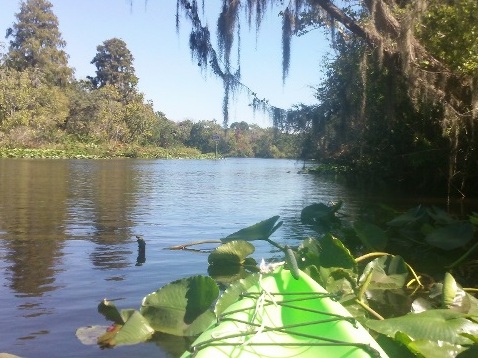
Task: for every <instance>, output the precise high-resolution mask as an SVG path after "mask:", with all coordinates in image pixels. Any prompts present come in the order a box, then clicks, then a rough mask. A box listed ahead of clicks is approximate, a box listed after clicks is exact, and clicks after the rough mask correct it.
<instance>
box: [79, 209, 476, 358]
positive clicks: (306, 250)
mask: <svg viewBox="0 0 478 358" xmlns="http://www.w3.org/2000/svg"><path fill="white" fill-rule="evenodd" d="M341 207H342V203H341V202H339V203H336V204H334V205H326V204H323V203H317V204H312V205H310V206H307V207H305V208H304V209H303V210H302V212H301V221H302V223H303V224H304V225H307V226H309V227H312V228H313V229H314V230H315V231H316V232H317V236H316V237H309V238H306V239H305V240H304V241H303V242H301V243H300V244H299V245H298V246H297V247H291V246H288V245H282V244H279V243H277V242H275V241H273V240H272V239H271V238H270V237H271V235H272V234H273V233H274V232H275V231H276V230H277V229H279V228H280V227H281V225H282V222H281V221H279V217H278V216H274V217H271V218H269V219H267V220H264V221H261V222H259V223H257V224H255V225H252V226H250V227H247V228H244V229H241V230H239V231H237V232H235V233H233V234H231V235H229V236H227V237H225V238H223V239H221V240H220V241H218V242H220V243H221V245H220V246H218V247H217V248H216V249H215V250H213V251H212V252H211V253H210V254H209V257H208V262H209V269H208V272H209V276H193V277H189V278H185V279H181V280H177V281H175V282H172V283H170V284H168V285H166V286H164V287H162V288H160V289H159V290H158V291H156V292H154V293H152V294H149V295H147V296H146V297H145V298H143V300H142V304H141V307H140V309H139V311H136V310H122V311H119V310H118V309H117V308H116V307H115V306H114V305H113V304H112V303H111V302H108V301H106V300H104V301H102V302H101V303H100V304H99V306H98V309H99V312H100V313H102V314H103V315H105V317H106V318H107V319H108V320H110V321H113V322H114V323H113V326H112V327H111V328H109V329H108V331H107V332H106V333H104V329H103V331H101V330H99V331H96V334H97V335H98V336H99V338H98V341H97V342H98V344H100V345H107V346H112V345H121V344H133V343H139V342H143V341H145V340H148V339H150V338H151V336H152V334H153V333H154V332H155V331H160V332H164V333H169V334H173V335H178V336H190V335H192V336H194V335H197V334H199V333H200V332H202V331H203V330H205V329H206V328H207V327H209V326H210V325H211V324H212V323H213V322H215V320H216V316H217V314H218V312H219V313H220V312H223V311H224V309H226V308H227V307H228V305H230V304H232V303H233V302H234V301H235V300H237V298H238V297H239V296H238V292H239V293H240V292H242V291H243V290H245V289H247V282H248V280H249V281H250V280H257V279H258V278H257V276H256V275H254V274H252V273H253V272H256V271H257V270H258V267H257V263H256V262H255V260H254V259H252V258H250V257H249V256H250V255H251V254H253V252H254V246H253V245H252V243H251V242H252V241H257V240H259V241H265V242H268V243H269V244H271V245H272V246H274V247H275V248H277V249H279V250H280V251H281V252H283V254H284V258H285V267H286V268H287V269H288V270H290V273H291V275H292V276H294V278H296V279H297V278H299V276H300V275H299V270H302V271H303V272H305V273H307V274H308V275H309V276H310V277H312V278H313V279H314V280H315V281H317V282H318V283H319V284H320V285H321V286H322V287H324V288H325V289H326V290H327V291H328V292H329V293H330V294H334V295H335V296H336V297H337V299H338V300H339V301H340V302H341V303H342V305H343V306H344V307H346V308H347V309H348V311H349V312H350V313H351V314H352V315H353V316H354V317H355V318H356V319H357V320H359V321H360V322H361V323H362V324H363V325H364V326H365V327H367V328H368V329H370V330H371V331H373V332H375V334H377V342H378V343H379V344H380V345H381V346H382V348H383V349H384V350H385V351H386V352H387V353H388V354H389V355H390V356H398V355H399V356H400V357H412V356H418V357H471V356H473V354H476V352H477V349H478V299H476V298H475V297H474V296H473V295H472V293H476V292H478V289H477V288H476V285H477V282H476V281H473V277H474V276H473V274H472V275H471V280H467V279H466V277H462V276H461V274H460V272H462V271H463V270H465V269H468V270H474V273H475V274H476V270H478V265H477V262H478V261H477V255H476V251H477V248H478V214H476V213H474V214H472V215H470V216H469V217H468V218H467V219H462V220H460V219H456V218H453V217H452V216H450V215H449V214H447V213H446V212H444V211H442V210H440V209H438V208H435V207H430V208H426V207H421V206H420V207H417V208H413V209H411V210H409V211H407V212H405V213H399V214H397V213H396V212H393V214H392V211H391V209H389V208H384V209H383V211H384V212H385V215H384V216H383V219H380V220H378V219H375V220H371V217H372V216H364V217H363V218H360V219H359V220H356V221H354V222H353V223H351V222H349V221H348V220H346V219H344V216H343V215H341V214H340V209H341ZM339 238H340V239H339ZM200 243H201V242H198V243H194V244H200ZM190 245H193V244H190ZM190 245H182V246H180V247H174V248H185V247H186V246H190ZM412 248H414V249H412ZM384 250H386V252H385V251H384ZM413 251H416V252H417V253H418V255H415V252H413ZM352 252H354V253H361V255H360V256H358V257H354V255H353V254H352ZM399 252H400V253H401V254H398V253H399ZM424 256H428V258H429V259H431V260H432V261H434V262H435V264H436V267H435V269H434V271H433V272H426V271H421V269H420V270H417V268H420V267H422V265H421V261H422V260H423V259H424ZM445 257H446V258H447V259H446V260H445V259H444V258H445ZM279 265H282V264H280V263H279ZM412 265H413V267H412ZM225 269H227V270H226V272H225ZM434 277H435V278H438V279H435V278H434ZM455 277H457V278H455ZM458 277H459V278H458ZM240 279H241V280H240ZM458 282H462V283H473V284H474V285H475V286H474V287H471V288H463V287H462V286H461V285H460V284H459V283H458ZM217 283H219V284H220V285H221V286H223V285H226V286H228V285H229V284H231V283H232V284H231V286H229V288H228V289H227V290H226V291H225V292H224V294H223V295H222V296H221V297H220V298H219V299H217V298H218V294H219V287H218V285H217ZM211 306H214V307H215V309H214V310H211V309H210V307H211ZM95 329H97V328H95ZM88 330H89V329H87V328H80V329H79V330H78V331H77V335H78V337H79V338H80V339H82V337H83V336H85V335H88V334H90V333H91V332H88Z"/></svg>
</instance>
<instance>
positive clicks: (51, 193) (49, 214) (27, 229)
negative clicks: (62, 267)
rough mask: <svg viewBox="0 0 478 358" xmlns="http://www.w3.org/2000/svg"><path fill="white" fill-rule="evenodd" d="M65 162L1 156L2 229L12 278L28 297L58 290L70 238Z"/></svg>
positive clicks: (17, 287)
mask: <svg viewBox="0 0 478 358" xmlns="http://www.w3.org/2000/svg"><path fill="white" fill-rule="evenodd" d="M67 170H68V168H67V166H66V164H65V162H57V161H55V162H52V161H38V160H0V230H1V231H3V232H4V234H3V237H5V240H4V242H5V247H6V255H5V261H6V263H7V267H8V269H7V272H8V274H7V279H8V280H9V281H10V287H11V288H12V289H13V290H14V291H15V292H16V293H18V294H20V295H23V296H42V295H43V294H44V293H45V292H48V291H52V290H55V289H56V286H55V276H56V273H57V269H56V267H58V261H59V260H60V259H61V257H62V255H63V254H62V252H61V248H62V243H63V241H64V238H65V225H64V224H65V216H66V197H67V195H68V183H67V182H66V181H65V175H66V172H67Z"/></svg>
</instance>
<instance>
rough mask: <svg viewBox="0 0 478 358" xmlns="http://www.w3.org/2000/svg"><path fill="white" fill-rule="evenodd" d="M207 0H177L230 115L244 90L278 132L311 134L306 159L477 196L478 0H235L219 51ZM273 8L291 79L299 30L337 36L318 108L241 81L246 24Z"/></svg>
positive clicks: (227, 6)
mask: <svg viewBox="0 0 478 358" xmlns="http://www.w3.org/2000/svg"><path fill="white" fill-rule="evenodd" d="M199 3H200V2H197V1H187V0H177V4H178V8H179V9H180V11H179V12H180V15H183V17H184V19H186V21H187V23H188V25H189V26H190V28H191V41H190V44H191V51H192V55H193V56H194V58H195V60H197V61H198V62H199V64H200V65H201V66H202V67H203V68H208V69H210V70H211V72H212V73H214V74H215V75H217V77H218V78H220V80H222V81H223V82H224V89H225V92H224V103H225V106H224V108H223V112H224V118H225V120H226V121H227V119H228V108H227V103H228V99H229V97H230V96H231V95H232V93H233V91H234V90H241V91H245V92H248V93H249V94H250V95H251V96H252V97H253V98H254V100H253V105H254V107H255V108H256V109H258V110H264V111H267V112H269V113H270V114H271V117H272V118H273V121H274V123H275V125H276V126H277V127H278V128H283V129H289V130H290V129H292V130H295V131H297V132H300V133H303V134H304V136H305V138H304V142H303V151H302V156H304V157H309V158H315V159H318V160H319V161H320V162H326V163H328V164H331V166H330V167H329V168H333V167H337V166H340V167H343V166H345V167H347V168H348V171H349V172H350V173H351V175H350V177H351V178H358V177H362V178H365V179H366V180H371V181H377V182H383V183H388V184H389V185H392V186H400V187H402V188H414V189H417V188H418V189H419V190H423V191H425V190H428V189H429V188H440V190H441V191H442V193H447V194H448V195H452V196H470V195H473V194H476V185H475V183H476V180H477V179H478V150H477V143H478V141H477V134H478V133H477V128H478V126H477V119H478V115H477V113H478V112H477V108H478V107H477V106H478V100H477V99H478V91H477V88H478V87H477V86H476V83H477V79H478V75H477V74H478V71H477V68H478V60H477V59H478V56H477V48H478V46H477V45H478V43H477V41H478V40H477V37H476V30H477V29H476V27H477V23H478V21H477V19H478V5H477V3H476V2H475V1H471V0H451V1H445V2H444V1H438V0H431V1H409V0H405V1H404V0H400V1H398V0H397V1H396V0H373V1H354V2H352V1H348V0H346V1H337V2H335V1H330V0H308V1H290V2H289V1H285V2H284V1H275V0H269V1H247V2H246V1H244V2H243V1H225V2H224V6H223V7H222V9H220V10H219V12H218V14H217V15H216V21H217V30H218V41H217V43H218V44H219V45H218V46H215V44H214V43H213V41H212V39H211V36H210V29H209V28H208V26H207V24H210V23H215V22H214V21H211V19H210V18H208V17H207V15H208V14H205V13H204V11H202V10H201V9H202V8H203V7H201V6H200V5H199ZM242 11H245V13H246V16H244V17H242V16H241V15H240V14H241V12H242ZM268 12H273V13H274V14H278V15H279V16H281V17H282V19H283V24H282V29H278V31H277V32H278V34H277V35H278V36H281V37H282V41H283V61H282V63H283V79H284V80H286V77H287V73H288V69H289V64H290V62H291V61H299V62H300V59H294V57H293V51H291V49H292V48H293V47H292V46H291V41H292V40H293V38H294V37H295V36H302V35H304V34H306V33H307V32H309V31H317V30H323V31H325V32H326V33H327V35H328V36H329V38H330V45H331V48H332V49H333V53H332V54H331V55H330V58H329V61H327V62H326V63H325V73H326V76H325V80H324V81H323V82H322V83H320V84H318V85H317V87H316V97H317V105H313V106H304V105H300V104H299V105H297V106H296V107H295V108H292V109H281V108H277V107H275V106H274V105H273V104H271V103H269V102H268V101H267V100H266V99H264V98H263V96H265V97H266V98H267V94H257V93H255V92H254V89H250V88H249V87H248V86H247V84H243V83H241V79H240V71H238V68H236V67H235V66H234V65H233V64H234V63H235V61H234V60H233V59H234V56H235V53H236V50H235V49H233V47H234V46H237V47H238V49H237V50H238V51H240V41H239V38H240V29H241V28H243V27H245V26H242V25H241V20H244V22H246V23H247V24H246V26H247V25H249V27H255V29H256V31H257V32H259V31H260V30H261V22H262V20H263V19H264V18H266V14H267V13H268ZM181 19H182V18H181ZM465 19H466V20H465ZM179 23H181V22H179V21H178V24H179ZM183 23H184V21H183ZM181 26H185V25H184V24H183V25H181ZM241 70H242V71H243V69H241Z"/></svg>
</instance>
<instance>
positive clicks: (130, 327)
mask: <svg viewBox="0 0 478 358" xmlns="http://www.w3.org/2000/svg"><path fill="white" fill-rule="evenodd" d="M153 333H154V329H153V328H152V327H151V326H150V325H149V323H148V321H147V320H146V319H145V317H143V316H142V315H141V313H139V312H138V311H134V313H133V314H132V315H131V316H130V317H129V318H128V320H127V321H126V322H125V324H124V325H123V326H122V327H121V328H120V330H119V331H118V332H117V333H116V335H115V336H114V338H113V339H112V340H111V341H110V342H109V344H108V345H110V346H113V345H128V344H137V343H141V342H144V341H147V340H148V339H149V338H151V336H152V335H153Z"/></svg>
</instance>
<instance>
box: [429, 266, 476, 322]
mask: <svg viewBox="0 0 478 358" xmlns="http://www.w3.org/2000/svg"><path fill="white" fill-rule="evenodd" d="M429 296H430V299H431V301H432V302H435V304H436V305H437V306H438V305H439V306H440V307H443V308H449V309H451V310H453V311H457V312H461V313H468V314H471V315H478V299H477V298H475V297H473V296H472V295H470V294H469V293H468V292H465V291H464V290H463V288H462V287H461V286H460V285H459V284H458V283H457V282H456V281H455V279H454V278H453V276H452V275H451V274H449V273H446V274H445V279H444V280H443V283H440V282H438V283H435V284H434V285H433V286H431V288H430V294H429Z"/></svg>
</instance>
